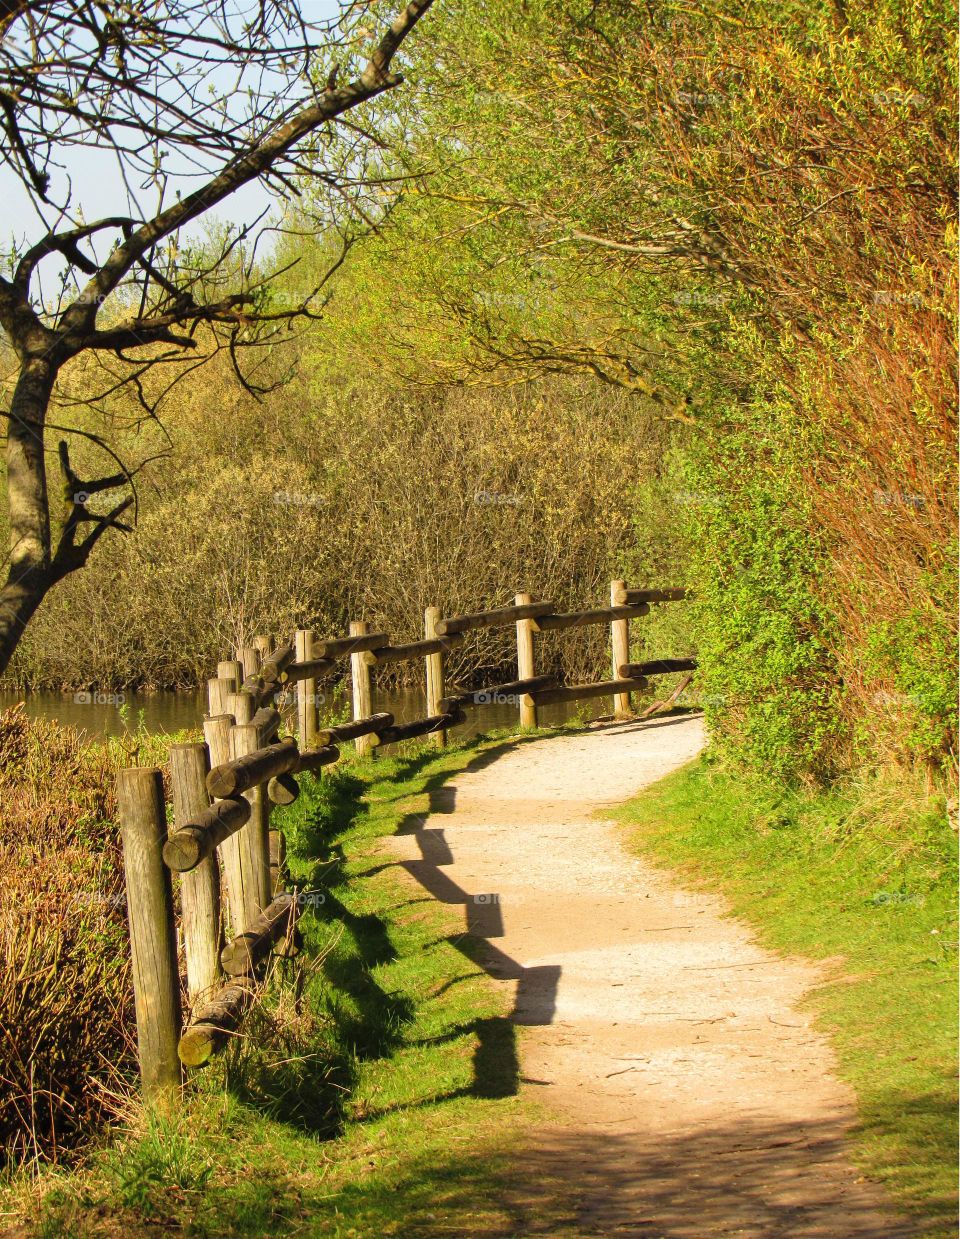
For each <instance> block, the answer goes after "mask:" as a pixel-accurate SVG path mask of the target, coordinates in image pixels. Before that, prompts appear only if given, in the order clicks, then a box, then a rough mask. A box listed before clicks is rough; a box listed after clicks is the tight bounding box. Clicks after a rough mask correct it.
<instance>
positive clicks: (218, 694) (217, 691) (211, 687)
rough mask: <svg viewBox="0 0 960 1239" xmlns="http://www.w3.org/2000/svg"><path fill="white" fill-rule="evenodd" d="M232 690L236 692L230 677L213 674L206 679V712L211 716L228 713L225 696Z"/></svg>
mask: <svg viewBox="0 0 960 1239" xmlns="http://www.w3.org/2000/svg"><path fill="white" fill-rule="evenodd" d="M233 692H236V685H235V683H234V681H233V678H232V677H230V678H229V679H227V678H224V677H222V676H214V677H213V678H212V679H209V680H207V713H208V714H210V715H211V716H212V717H216V716H217V715H218V714H228V713H229V711H228V710H227V698H228V697H229V696H230V694H231V693H233Z"/></svg>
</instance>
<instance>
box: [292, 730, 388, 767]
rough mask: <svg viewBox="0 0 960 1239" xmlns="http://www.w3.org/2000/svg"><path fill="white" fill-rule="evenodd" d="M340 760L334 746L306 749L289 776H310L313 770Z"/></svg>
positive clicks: (326, 745)
mask: <svg viewBox="0 0 960 1239" xmlns="http://www.w3.org/2000/svg"><path fill="white" fill-rule="evenodd" d="M364 734H365V735H370V734H371V733H370V732H365V733H364ZM339 760H340V750H339V749H338V748H337V747H336V745H334V744H325V745H324V746H323V747H322V748H319V749H306V750H304V752H302V753H300V754H299V755H298V757H297V764H296V765H295V766H294V767H293V769H292V770H291V771H290V773H291V774H312V773H313V771H314V770H320V769H321V768H322V767H323V766H332V765H333V763H334V762H335V761H339Z"/></svg>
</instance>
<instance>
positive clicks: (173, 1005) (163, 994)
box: [117, 768, 183, 1103]
mask: <svg viewBox="0 0 960 1239" xmlns="http://www.w3.org/2000/svg"><path fill="white" fill-rule="evenodd" d="M117 802H118V815H119V818H120V829H121V832H122V836H123V871H124V879H125V882H126V889H127V920H128V922H129V926H130V951H131V956H132V959H133V993H134V1003H135V1007H136V1015H137V1052H138V1055H139V1059H140V1075H141V1077H142V1080H143V1092H144V1096H145V1097H146V1098H147V1099H148V1100H150V1101H159V1102H161V1103H162V1102H164V1101H169V1100H170V1099H172V1097H173V1096H174V1095H175V1093H176V1091H177V1090H178V1089H179V1087H180V1079H181V1074H180V1060H179V1058H178V1057H177V1042H178V1040H179V1038H180V1029H181V1025H182V1023H183V1015H182V1012H181V1009H180V976H179V972H178V969H177V938H176V932H175V930H174V924H173V885H172V883H171V880H170V870H169V869H168V868H167V866H166V865H165V864H164V863H163V845H164V842H165V841H166V838H167V821H166V810H165V806H164V801H163V776H162V775H161V773H160V771H159V770H155V769H142V768H139V769H128V770H121V771H120V773H119V775H118V776H117Z"/></svg>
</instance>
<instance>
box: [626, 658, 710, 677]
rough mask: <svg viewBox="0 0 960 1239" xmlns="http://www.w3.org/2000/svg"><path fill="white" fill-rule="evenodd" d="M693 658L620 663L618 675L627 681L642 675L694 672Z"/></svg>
mask: <svg viewBox="0 0 960 1239" xmlns="http://www.w3.org/2000/svg"><path fill="white" fill-rule="evenodd" d="M696 669H697V660H696V659H695V658H653V659H651V660H650V661H649V662H645V663H622V664H621V666H620V668H619V671H620V675H622V676H625V677H626V678H627V679H632V678H634V677H636V676H644V675H671V674H673V672H675V671H696Z"/></svg>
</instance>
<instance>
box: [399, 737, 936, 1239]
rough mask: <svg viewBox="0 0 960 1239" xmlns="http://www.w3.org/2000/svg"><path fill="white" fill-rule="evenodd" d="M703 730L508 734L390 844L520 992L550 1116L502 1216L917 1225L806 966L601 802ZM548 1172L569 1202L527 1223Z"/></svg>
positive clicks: (535, 1075) (715, 1224)
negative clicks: (838, 1069) (857, 1096)
mask: <svg viewBox="0 0 960 1239" xmlns="http://www.w3.org/2000/svg"><path fill="white" fill-rule="evenodd" d="M702 745H703V725H702V722H701V721H700V720H699V719H698V718H691V717H689V716H686V717H676V718H664V719H660V720H656V721H652V722H649V723H628V724H619V725H612V726H607V727H600V728H596V729H593V730H590V731H586V732H582V733H578V734H571V735H563V736H558V737H550V738H545V739H543V740H539V741H532V742H525V743H524V742H521V743H517V744H515V745H513V746H510V747H509V748H508V749H507V751H505V752H502V753H501V754H500V755H499V756H496V757H494V758H493V759H492V760H489V759H481V761H480V762H479V763H477V765H476V766H475V767H474V768H473V769H471V770H469V771H467V772H465V773H463V774H460V775H458V776H456V777H455V778H454V780H453V781H452V782H450V783H448V784H446V785H445V786H444V787H443V788H441V789H440V790H439V791H438V792H435V793H434V794H433V796H432V800H431V810H432V811H431V813H430V815H429V816H428V817H425V818H423V819H421V820H419V821H415V822H414V823H413V829H412V830H408V831H407V832H406V833H404V834H401V835H397V836H395V837H394V838H393V839H392V840H391V841H390V846H391V848H392V850H393V851H394V854H395V855H396V856H397V858H398V859H400V860H401V862H402V863H403V864H404V866H405V867H406V869H407V870H408V871H409V872H410V874H411V875H412V876H413V877H414V878H415V879H416V880H417V881H418V882H420V883H421V884H422V885H423V886H424V887H426V889H427V890H429V891H430V892H431V893H432V894H433V895H434V896H435V897H436V898H438V899H440V900H443V901H444V902H447V903H459V904H461V905H463V906H464V915H465V918H466V926H465V928H466V930H467V932H468V933H469V934H472V935H474V936H476V937H480V938H483V939H485V940H486V941H485V945H484V947H483V956H484V966H485V967H486V968H487V970H488V971H489V972H490V973H491V975H493V976H496V977H499V978H500V979H502V981H503V983H504V984H505V985H509V986H511V987H512V989H513V990H514V991H515V1003H514V1011H513V1017H512V1018H513V1021H514V1023H516V1024H518V1025H523V1026H524V1027H523V1029H522V1031H521V1036H520V1074H521V1080H522V1081H523V1083H524V1086H525V1087H528V1088H531V1089H535V1090H536V1095H537V1097H538V1098H539V1099H540V1100H541V1101H542V1102H544V1103H545V1105H546V1107H547V1110H548V1112H549V1113H550V1114H552V1116H553V1121H551V1122H550V1123H549V1125H546V1126H544V1127H543V1128H542V1129H540V1130H538V1131H537V1132H536V1133H535V1140H533V1141H532V1142H531V1145H530V1148H529V1150H528V1152H527V1154H526V1156H525V1158H524V1160H523V1163H522V1166H521V1168H520V1169H518V1173H517V1177H516V1182H515V1183H514V1184H512V1185H510V1186H509V1188H508V1190H509V1191H510V1192H511V1194H512V1195H513V1196H514V1197H515V1201H516V1204H517V1207H518V1209H519V1211H520V1212H521V1214H522V1215H523V1216H525V1217H527V1218H528V1219H529V1220H528V1222H526V1223H525V1224H524V1227H523V1229H522V1230H520V1231H517V1232H516V1233H518V1234H558V1233H562V1234H564V1235H594V1234H601V1235H603V1234H609V1235H638V1236H647V1237H651V1239H652V1237H658V1236H663V1237H670V1239H673V1237H679V1236H691V1237H693V1236H697V1237H700V1236H710V1235H738V1236H771V1237H772V1236H797V1237H800V1236H803V1237H804V1239H808V1237H812V1236H824V1237H827V1236H829V1237H830V1239H848V1237H851V1236H864V1237H867V1236H869V1237H870V1239H881V1237H882V1239H893V1237H894V1236H901V1235H909V1234H914V1233H916V1232H915V1231H914V1230H913V1229H911V1228H910V1227H909V1226H908V1225H907V1224H906V1223H904V1221H903V1220H902V1219H901V1218H899V1217H898V1216H897V1215H895V1214H894V1213H893V1212H892V1211H891V1210H890V1209H889V1208H888V1206H887V1205H886V1202H885V1200H884V1198H883V1196H882V1194H881V1192H880V1190H879V1188H878V1187H877V1186H876V1185H874V1184H872V1183H869V1182H866V1181H864V1180H863V1179H862V1178H861V1177H860V1176H859V1175H858V1174H857V1172H856V1170H855V1169H854V1168H853V1167H852V1165H851V1163H850V1161H849V1155H848V1151H847V1148H846V1140H845V1132H846V1131H847V1129H848V1128H849V1126H850V1125H851V1124H852V1123H853V1122H854V1121H855V1110H854V1100H853V1096H852V1094H851V1091H850V1090H849V1088H847V1086H846V1085H845V1084H843V1083H842V1082H841V1081H840V1080H839V1079H838V1078H837V1076H836V1073H835V1066H834V1061H833V1057H832V1053H831V1050H830V1047H829V1044H828V1043H827V1041H826V1039H825V1038H824V1037H823V1036H822V1035H821V1034H820V1033H818V1032H817V1031H816V1030H815V1029H814V1028H813V1027H812V1025H811V1020H810V1016H809V1015H808V1014H807V1013H806V1011H804V1010H803V1009H802V1008H801V1006H800V1005H799V1004H800V1001H801V999H802V998H803V996H804V994H806V993H807V992H808V991H809V990H810V989H811V988H812V987H813V986H815V985H816V984H817V983H818V981H820V980H821V979H822V976H821V974H820V973H819V972H818V970H817V968H816V967H815V966H814V965H812V964H811V963H809V962H808V961H804V960H797V959H785V958H782V957H780V956H778V955H775V954H773V953H771V952H770V951H767V950H763V949H761V948H760V947H759V946H758V945H757V943H756V942H755V941H754V939H753V937H752V935H751V933H750V931H749V930H748V929H747V928H746V927H745V926H743V925H742V924H740V923H738V922H737V921H735V920H733V919H732V918H731V917H730V916H729V914H728V913H727V912H726V911H725V908H724V905H723V903H722V901H721V900H720V899H719V898H716V897H713V896H709V895H703V894H700V893H691V892H688V891H685V890H684V889H683V888H682V887H681V886H680V885H679V884H678V883H677V882H676V881H675V880H674V879H673V878H672V877H671V876H670V875H669V874H666V873H664V872H662V871H659V870H656V869H654V868H652V867H651V866H649V865H648V864H646V863H645V862H643V861H642V860H640V859H638V858H637V857H635V856H632V855H631V854H629V853H628V852H627V851H626V850H625V849H624V847H623V845H622V843H621V841H620V836H619V831H618V828H617V827H616V826H615V825H614V824H612V823H610V822H608V821H604V820H603V818H602V814H598V812H597V811H598V810H602V808H603V806H605V805H614V804H619V803H622V802H623V801H624V800H626V799H628V798H629V797H630V796H631V795H632V794H633V793H635V792H637V791H638V790H639V789H640V788H642V787H644V786H646V785H647V784H650V783H652V782H655V781H656V780H657V779H658V778H661V777H662V776H663V775H665V774H667V773H669V772H670V771H671V770H673V769H676V768H677V767H678V766H681V765H683V764H684V763H685V762H687V761H689V760H690V759H691V758H693V757H694V756H695V755H696V754H697V753H698V752H699V750H700V749H701V747H702ZM494 896H496V898H493V897H494ZM478 897H479V898H478ZM551 1184H553V1185H554V1186H555V1187H556V1188H558V1189H559V1188H560V1186H561V1185H562V1187H563V1190H564V1191H565V1192H569V1191H570V1189H571V1186H572V1187H573V1190H574V1195H575V1197H576V1205H575V1209H574V1211H573V1212H572V1213H571V1214H570V1217H569V1219H568V1222H566V1223H565V1224H564V1226H563V1228H562V1231H561V1230H558V1229H557V1226H556V1222H555V1221H554V1222H551V1223H550V1224H547V1223H541V1222H538V1220H537V1196H538V1193H544V1192H550V1191H551V1190H552V1189H551Z"/></svg>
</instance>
